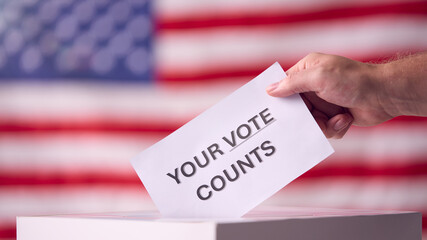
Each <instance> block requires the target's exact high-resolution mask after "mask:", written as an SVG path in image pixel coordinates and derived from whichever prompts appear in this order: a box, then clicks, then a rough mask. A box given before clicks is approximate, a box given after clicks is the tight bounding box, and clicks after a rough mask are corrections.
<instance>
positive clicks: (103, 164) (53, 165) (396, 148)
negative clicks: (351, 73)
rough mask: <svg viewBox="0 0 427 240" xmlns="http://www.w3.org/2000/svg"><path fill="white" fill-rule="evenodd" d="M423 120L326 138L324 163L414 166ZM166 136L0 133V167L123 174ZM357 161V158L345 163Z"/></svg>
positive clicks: (421, 154)
mask: <svg viewBox="0 0 427 240" xmlns="http://www.w3.org/2000/svg"><path fill="white" fill-rule="evenodd" d="M425 125H426V124H425V123H419V124H416V123H412V124H404V123H402V124H398V125H394V126H392V127H382V126H378V127H370V128H369V129H364V130H360V129H352V130H350V131H349V133H348V134H347V135H346V136H345V137H344V139H343V140H335V141H331V142H332V145H333V146H334V148H335V153H334V154H333V155H332V157H330V158H329V159H327V160H325V161H324V163H322V165H323V166H326V165H348V166H351V165H356V166H360V165H362V166H363V165H366V166H373V165H376V164H382V165H387V164H402V165H405V164H413V163H414V162H408V159H410V160H411V161H422V162H426V161H427V158H426V157H425V156H427V141H425V139H426V136H427V128H426V126H425ZM163 137H165V134H135V135H132V134H114V133H92V134H89V133H67V134H61V133H60V132H59V133H46V134H40V135H35V136H34V135H31V134H4V133H3V134H1V136H0V167H1V168H3V169H6V168H8V169H32V170H34V171H45V170H50V171H68V172H70V171H79V169H81V170H85V171H91V170H97V169H98V171H108V170H110V169H114V171H115V172H122V173H128V172H129V171H131V169H130V164H129V160H130V159H131V158H133V157H134V156H136V155H137V154H138V153H139V152H140V151H142V150H144V149H145V148H147V147H149V146H151V145H152V144H154V143H156V142H157V141H159V140H160V139H162V138H163ZM350 161H356V162H350Z"/></svg>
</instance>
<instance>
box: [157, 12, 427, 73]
mask: <svg viewBox="0 0 427 240" xmlns="http://www.w3.org/2000/svg"><path fill="white" fill-rule="evenodd" d="M426 25H427V18H423V17H417V16H399V17H397V16H395V17H387V16H380V17H370V18H362V19H357V20H345V19H341V20H338V21H326V22H315V23H303V24H297V25H291V26H286V25H284V26H281V27H277V26H274V27H247V28H244V27H239V28H222V29H206V30H193V31H176V32H166V33H164V34H161V35H160V36H159V37H158V42H157V49H156V50H157V60H158V62H157V64H158V66H160V69H163V71H165V72H172V73H173V72H177V73H179V72H181V71H184V72H185V71H188V72H192V71H194V69H197V70H209V69H210V68H213V69H217V68H222V69H235V68H240V67H242V68H248V67H250V66H258V65H259V63H268V62H271V63H273V62H275V61H276V60H280V61H286V62H296V61H298V60H299V59H300V58H302V57H304V56H305V55H307V54H308V53H310V52H325V53H331V54H338V55H345V56H349V57H363V56H372V55H374V56H375V55H379V56H380V55H381V54H387V53H390V52H394V51H399V50H408V49H417V48H421V49H424V48H427V41H425V39H427V28H426V27H425V26H426Z"/></svg>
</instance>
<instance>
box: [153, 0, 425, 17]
mask: <svg viewBox="0 0 427 240" xmlns="http://www.w3.org/2000/svg"><path fill="white" fill-rule="evenodd" d="M420 1H421V0H420ZM396 2H402V1H401V0H374V1H372V0H352V1H341V0H322V1H316V0H251V2H250V3H248V1H246V0H233V1H229V0H186V1H180V0H157V1H154V6H155V8H156V10H157V12H156V13H157V14H158V15H160V16H164V17H166V18H172V19H174V18H182V17H191V16H206V15H207V14H215V15H218V13H220V14H228V13H240V14H242V13H249V14H250V13H252V14H253V13H257V14H259V12H260V11H262V12H264V13H265V12H278V11H280V12H287V11H301V12H309V11H316V10H322V9H331V8H332V9H334V8H340V7H358V6H370V5H375V4H384V3H385V4H390V3H396ZM411 2H418V1H411Z"/></svg>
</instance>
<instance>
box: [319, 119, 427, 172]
mask: <svg viewBox="0 0 427 240" xmlns="http://www.w3.org/2000/svg"><path fill="white" fill-rule="evenodd" d="M426 139H427V127H426V123H423V122H421V123H399V124H394V125H392V126H387V124H383V125H378V126H375V127H368V128H364V129H361V128H355V127H353V128H351V129H350V131H349V132H348V133H347V134H346V135H345V136H344V138H343V139H340V140H330V142H331V144H332V146H333V147H334V149H335V153H334V154H333V155H332V157H331V159H330V161H329V160H327V161H326V162H325V163H326V164H345V165H351V164H355V165H364V164H367V165H375V164H385V165H387V164H403V165H404V164H410V163H413V162H408V159H410V160H411V161H422V162H427V141H426ZM349 158H350V159H351V160H353V161H357V162H349Z"/></svg>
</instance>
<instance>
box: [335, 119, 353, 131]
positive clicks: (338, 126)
mask: <svg viewBox="0 0 427 240" xmlns="http://www.w3.org/2000/svg"><path fill="white" fill-rule="evenodd" d="M348 124H349V122H347V121H344V120H343V119H340V120H338V121H337V122H336V123H335V125H334V130H335V131H337V132H339V131H341V130H343V129H344V128H346V127H347V126H348Z"/></svg>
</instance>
